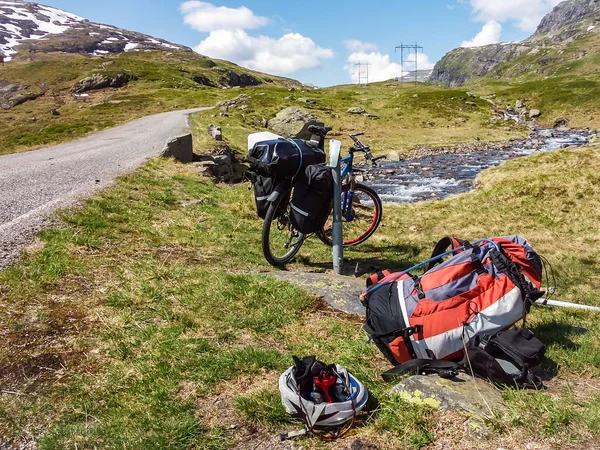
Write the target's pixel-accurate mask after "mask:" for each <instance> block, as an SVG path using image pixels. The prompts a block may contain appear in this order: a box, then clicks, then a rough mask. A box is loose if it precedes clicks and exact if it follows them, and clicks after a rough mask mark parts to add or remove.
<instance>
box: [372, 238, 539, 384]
mask: <svg viewBox="0 0 600 450" xmlns="http://www.w3.org/2000/svg"><path fill="white" fill-rule="evenodd" d="M448 248H451V250H450V251H448V252H447V251H446V250H447V249H448ZM446 255H449V256H451V257H450V258H449V259H448V260H446V261H445V262H442V263H441V264H440V265H439V266H438V265H437V264H438V263H440V262H441V260H442V258H443V257H444V256H446ZM422 266H427V271H426V272H425V274H423V275H421V276H415V275H413V274H412V273H411V271H412V270H416V269H417V268H419V267H422ZM541 283H542V261H541V258H540V257H539V255H538V254H537V253H536V252H535V251H534V250H533V248H532V247H531V246H530V245H529V243H528V242H527V241H526V240H525V239H524V238H522V237H519V236H510V237H502V238H500V237H495V238H491V239H484V240H482V241H478V242H476V243H474V244H471V243H469V242H467V241H462V240H459V239H455V238H444V239H442V240H441V241H440V242H439V243H438V245H437V246H436V247H435V249H434V252H433V255H432V258H431V259H430V260H428V261H426V262H425V263H422V264H419V265H418V266H415V268H411V269H409V270H407V271H405V272H399V273H389V272H380V273H377V274H374V275H373V276H372V277H371V278H370V279H369V280H368V281H367V286H368V291H367V292H366V294H364V295H363V296H362V299H361V300H362V302H363V305H364V306H365V307H366V313H367V320H366V324H365V330H366V331H367V332H368V333H369V335H370V336H371V338H372V340H373V341H374V343H375V344H376V345H377V347H378V348H379V349H380V350H381V351H382V352H383V354H384V355H385V356H386V357H387V358H388V359H389V360H390V362H391V363H392V364H394V365H395V366H400V365H402V364H404V366H401V367H400V368H396V369H393V370H392V371H390V373H388V374H387V375H388V378H389V377H391V375H397V374H399V373H404V372H406V371H412V370H419V371H427V369H429V370H430V371H431V372H440V371H445V370H449V371H450V372H452V370H453V369H458V368H460V367H461V366H457V365H456V364H455V363H454V362H452V363H446V362H444V361H458V360H460V359H461V358H462V357H463V356H464V353H465V350H466V349H468V348H475V347H477V348H478V350H484V349H485V347H486V346H487V345H488V344H490V343H491V344H492V346H494V348H496V347H498V345H495V343H496V341H495V340H494V339H495V338H496V335H498V333H500V332H502V331H506V330H508V329H509V328H511V327H512V326H513V325H514V324H516V323H517V322H519V321H520V320H523V321H524V320H525V317H526V315H527V313H528V312H529V309H530V307H531V305H532V304H534V303H535V301H536V300H538V299H539V298H540V297H542V296H543V295H544V293H543V292H541V291H540V288H541ZM522 331H523V333H520V334H519V333H517V334H518V335H515V336H511V338H510V339H509V341H510V342H511V343H513V344H515V345H514V346H516V347H518V346H521V347H527V346H528V345H529V344H528V342H529V343H530V341H531V338H533V339H535V341H532V342H533V344H531V345H532V347H535V348H533V349H532V350H531V351H530V353H531V355H525V356H523V358H524V359H523V358H521V359H523V361H520V360H519V357H512V358H509V359H511V360H512V363H513V364H514V363H516V364H515V366H516V367H518V368H519V369H520V370H521V371H522V373H521V374H520V375H521V376H520V377H519V379H521V381H523V383H522V384H527V383H526V381H527V380H525V379H523V377H525V378H527V373H525V372H523V365H525V366H527V369H528V368H529V366H530V365H531V364H532V362H536V363H539V361H540V360H541V358H542V357H543V351H545V348H544V349H542V347H543V344H541V343H539V345H538V342H539V341H537V339H536V338H535V337H534V336H533V335H532V334H531V333H530V332H526V333H525V330H522ZM523 336H526V337H527V339H528V342H524V341H523V339H525V337H523ZM505 340H506V339H505ZM511 345H512V344H511ZM504 347H507V346H506V345H504ZM490 349H491V347H490ZM513 350H515V349H514V348H511V349H508V350H507V351H508V352H509V353H510V352H511V351H512V352H513V353H514V351H513ZM516 352H517V353H518V349H516ZM479 353H481V352H478V355H479ZM504 353H506V352H504ZM473 356H474V357H475V356H477V355H475V354H473ZM479 356H481V355H479ZM513 356H514V355H513ZM481 357H483V356H481ZM482 364H484V362H482ZM484 365H485V364H484ZM488 366H489V364H488ZM471 369H472V368H471ZM525 371H526V370H525ZM484 375H485V377H488V378H489V374H484ZM384 378H386V377H385V376H384ZM515 379H516V378H515ZM492 381H494V380H492Z"/></svg>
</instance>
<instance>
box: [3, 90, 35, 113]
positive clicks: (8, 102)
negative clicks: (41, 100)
mask: <svg viewBox="0 0 600 450" xmlns="http://www.w3.org/2000/svg"><path fill="white" fill-rule="evenodd" d="M42 95H43V94H34V93H31V92H28V93H26V94H20V93H18V92H15V93H11V94H8V95H7V96H5V97H0V109H12V108H14V107H15V106H17V105H21V104H23V103H25V102H27V101H29V100H35V99H36V98H38V97H40V96H42Z"/></svg>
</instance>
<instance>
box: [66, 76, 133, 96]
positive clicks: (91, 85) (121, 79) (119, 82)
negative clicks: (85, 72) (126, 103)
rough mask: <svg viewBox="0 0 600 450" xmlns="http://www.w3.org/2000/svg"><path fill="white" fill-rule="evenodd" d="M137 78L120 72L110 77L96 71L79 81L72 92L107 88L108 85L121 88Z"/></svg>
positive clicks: (79, 92)
mask: <svg viewBox="0 0 600 450" xmlns="http://www.w3.org/2000/svg"><path fill="white" fill-rule="evenodd" d="M135 79H136V78H135V77H134V76H132V75H129V74H126V73H119V74H117V75H115V76H114V77H108V76H106V75H102V74H99V73H95V74H94V75H92V76H89V77H86V78H84V79H83V80H80V81H78V82H77V83H76V84H75V86H73V87H72V88H71V93H72V94H81V93H83V92H86V91H93V90H97V89H105V88H108V87H112V88H120V87H123V86H125V85H126V84H127V83H129V82H130V81H131V80H135Z"/></svg>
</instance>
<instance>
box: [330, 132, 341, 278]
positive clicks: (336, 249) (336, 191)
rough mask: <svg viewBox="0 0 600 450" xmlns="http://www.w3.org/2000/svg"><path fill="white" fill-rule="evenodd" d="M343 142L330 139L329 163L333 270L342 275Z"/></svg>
mask: <svg viewBox="0 0 600 450" xmlns="http://www.w3.org/2000/svg"><path fill="white" fill-rule="evenodd" d="M341 153H342V143H341V142H340V141H336V140H333V139H332V140H330V141H329V164H330V166H331V167H333V270H334V272H335V273H336V275H341V274H342V272H343V270H344V238H343V226H342V162H341Z"/></svg>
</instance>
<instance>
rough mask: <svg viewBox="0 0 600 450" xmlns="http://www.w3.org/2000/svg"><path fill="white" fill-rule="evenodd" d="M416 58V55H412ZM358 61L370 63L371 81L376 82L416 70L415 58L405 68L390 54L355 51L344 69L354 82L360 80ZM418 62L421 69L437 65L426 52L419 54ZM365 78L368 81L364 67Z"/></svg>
mask: <svg viewBox="0 0 600 450" xmlns="http://www.w3.org/2000/svg"><path fill="white" fill-rule="evenodd" d="M412 58H414V55H413V56H412ZM357 63H368V64H370V66H369V82H370V83H375V82H378V81H386V80H390V79H392V78H396V77H400V76H401V75H405V74H406V72H407V71H409V70H414V59H413V62H412V63H410V62H409V63H407V64H405V67H404V69H403V68H402V66H401V65H400V64H398V63H396V62H393V61H392V59H391V58H390V55H386V54H382V53H380V52H370V53H367V52H364V51H362V52H354V53H352V54H351V55H350V56H348V60H347V64H346V65H345V66H344V69H345V70H346V71H347V72H348V74H349V75H350V79H351V80H352V82H354V83H356V82H358V81H359V80H358V66H356V64H357ZM417 63H418V68H419V70H429V69H433V66H434V65H435V64H434V63H432V62H431V61H429V57H428V56H427V55H426V54H425V53H419V54H418V56H417ZM362 71H363V72H362V73H363V79H362V81H366V77H364V75H365V74H366V68H365V67H363V68H362Z"/></svg>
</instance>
